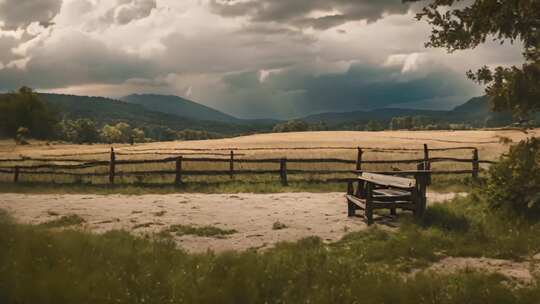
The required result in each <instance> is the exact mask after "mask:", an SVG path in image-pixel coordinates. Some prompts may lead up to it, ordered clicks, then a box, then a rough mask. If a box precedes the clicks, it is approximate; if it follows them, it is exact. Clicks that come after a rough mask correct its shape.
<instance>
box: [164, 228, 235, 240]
mask: <svg viewBox="0 0 540 304" xmlns="http://www.w3.org/2000/svg"><path fill="white" fill-rule="evenodd" d="M165 232H168V233H174V234H176V235H177V236H184V235H195V236H203V237H215V238H222V237H225V236H227V235H231V234H235V233H237V232H238V231H236V230H234V229H229V230H226V229H221V228H218V227H214V226H204V227H194V226H188V225H174V226H171V227H170V228H168V229H166V230H165Z"/></svg>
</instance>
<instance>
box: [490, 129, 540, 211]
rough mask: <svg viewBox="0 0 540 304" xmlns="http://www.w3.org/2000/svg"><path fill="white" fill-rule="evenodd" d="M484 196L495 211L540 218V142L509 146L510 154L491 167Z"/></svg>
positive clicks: (530, 141) (525, 142)
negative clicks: (499, 210) (500, 210)
mask: <svg viewBox="0 0 540 304" xmlns="http://www.w3.org/2000/svg"><path fill="white" fill-rule="evenodd" d="M485 194H486V197H487V201H488V204H489V205H490V206H491V207H493V208H495V209H503V210H504V211H511V212H513V213H516V214H519V215H522V216H525V217H527V218H536V219H538V218H540V140H539V139H536V138H531V139H528V140H526V141H522V142H520V143H519V144H517V145H515V146H512V147H510V152H509V153H508V155H504V156H503V157H501V159H500V161H499V163H497V164H496V165H493V166H492V167H491V168H490V170H489V176H488V180H487V186H486V189H485Z"/></svg>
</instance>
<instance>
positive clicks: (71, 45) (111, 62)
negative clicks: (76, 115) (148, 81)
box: [0, 33, 157, 90]
mask: <svg viewBox="0 0 540 304" xmlns="http://www.w3.org/2000/svg"><path fill="white" fill-rule="evenodd" d="M29 55H30V57H29V58H31V59H30V60H29V61H28V63H27V64H26V67H25V68H17V67H10V68H4V69H0V90H9V89H15V88H18V87H20V86H22V85H27V86H31V87H35V88H42V89H46V88H61V87H67V86H72V85H82V84H104V83H106V84H115V83H116V84H119V83H124V82H125V81H126V80H128V79H131V78H152V77H155V76H156V75H157V71H156V67H155V66H154V65H153V64H152V63H150V62H149V61H147V60H143V59H141V58H140V57H138V56H137V55H131V54H128V53H126V52H124V51H121V50H117V49H111V48H109V47H107V46H106V45H105V44H104V43H102V42H100V41H98V40H95V39H93V38H91V37H89V36H86V35H84V34H81V33H70V34H66V35H63V36H62V37H61V38H59V39H58V40H56V41H54V42H48V43H47V44H45V45H43V46H40V47H38V48H36V49H33V50H32V52H31V53H30V54H29Z"/></svg>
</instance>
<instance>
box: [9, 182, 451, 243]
mask: <svg viewBox="0 0 540 304" xmlns="http://www.w3.org/2000/svg"><path fill="white" fill-rule="evenodd" d="M455 195H456V194H438V193H429V194H428V201H429V202H430V203H435V202H442V201H445V200H449V199H451V198H453V197H454V196H455ZM0 209H5V210H7V211H8V212H9V213H10V214H11V215H12V216H13V217H14V218H15V219H16V220H17V221H19V222H22V223H30V224H39V223H44V222H48V221H51V220H54V219H57V218H60V217H61V216H63V215H71V214H77V215H79V216H81V217H82V218H84V219H85V221H86V222H85V223H84V224H83V226H82V228H83V229H87V230H89V231H92V232H97V233H103V232H106V231H109V230H115V229H124V230H128V231H132V232H133V233H135V234H137V235H144V234H152V233H157V232H160V231H162V230H165V229H167V228H168V227H170V226H172V225H178V224H182V225H192V226H195V227H202V226H206V225H209V226H214V227H219V228H221V229H235V230H237V231H238V232H237V233H234V234H232V235H228V236H226V237H224V238H212V237H199V236H182V237H178V236H175V240H176V242H177V243H178V244H179V246H181V247H182V248H184V249H186V250H188V251H190V252H204V251H206V250H207V249H210V250H213V251H218V252H219V251H225V250H246V249H249V248H268V247H271V246H273V245H274V244H276V243H278V242H282V241H296V240H299V239H302V238H305V237H308V236H319V237H321V238H322V239H323V240H325V241H328V242H333V241H337V240H339V239H340V238H342V237H343V236H344V235H345V234H347V233H350V232H353V231H359V230H362V229H366V228H367V226H366V224H365V223H364V221H363V219H361V218H359V217H356V218H348V217H347V212H346V203H345V199H344V194H343V193H322V194H321V193H317V194H315V193H280V194H235V195H231V194H173V195H142V196H126V195H107V196H100V195H25V194H0ZM276 222H280V223H282V224H284V225H286V226H287V227H286V228H284V229H280V230H274V229H273V225H274V223H276ZM390 226H391V225H390ZM387 227H389V226H387Z"/></svg>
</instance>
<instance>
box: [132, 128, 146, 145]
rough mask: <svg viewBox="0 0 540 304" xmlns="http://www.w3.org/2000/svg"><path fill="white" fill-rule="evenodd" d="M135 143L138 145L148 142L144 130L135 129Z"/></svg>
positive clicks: (133, 133)
mask: <svg viewBox="0 0 540 304" xmlns="http://www.w3.org/2000/svg"><path fill="white" fill-rule="evenodd" d="M132 136H133V141H134V142H137V143H142V142H145V141H146V137H145V134H144V130H142V129H138V128H136V129H133V131H132Z"/></svg>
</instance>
